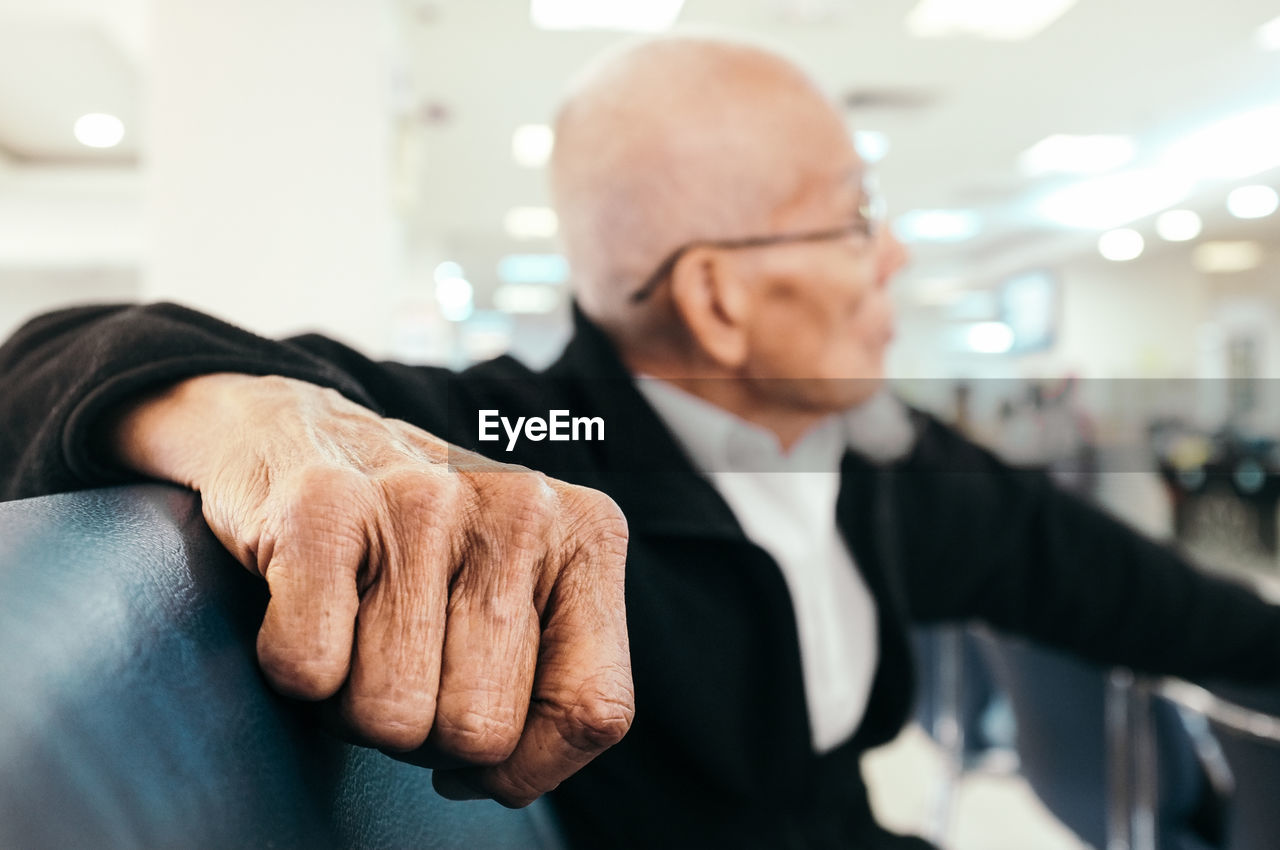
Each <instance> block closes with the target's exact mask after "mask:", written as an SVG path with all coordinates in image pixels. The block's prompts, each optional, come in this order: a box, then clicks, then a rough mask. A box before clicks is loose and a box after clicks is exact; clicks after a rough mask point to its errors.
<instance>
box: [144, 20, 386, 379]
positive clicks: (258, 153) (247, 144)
mask: <svg viewBox="0 0 1280 850" xmlns="http://www.w3.org/2000/svg"><path fill="white" fill-rule="evenodd" d="M391 20H392V13H391V10H390V7H389V5H388V4H387V2H386V0H325V2H314V0H270V2H265V3H264V2H261V0H219V2H216V3H211V2H206V0H151V2H150V17H149V24H150V28H149V29H150V31H149V38H148V41H149V43H150V61H149V63H148V65H149V73H148V78H149V85H150V90H149V100H148V104H147V112H146V114H147V127H146V129H145V132H146V140H147V145H146V149H145V155H144V156H145V160H144V164H145V168H146V200H147V214H148V222H149V231H150V234H151V238H152V249H151V254H150V257H149V259H148V262H147V265H146V268H145V273H144V283H143V292H144V297H145V298H147V299H149V300H156V299H166V300H174V301H178V302H180V303H184V304H188V305H190V306H193V307H196V308H198V309H201V310H204V311H207V312H211V313H213V314H215V315H218V316H221V317H224V318H226V319H228V320H230V321H233V322H235V323H237V324H240V325H242V326H244V327H247V328H249V329H251V330H254V331H256V332H259V333H263V334H267V335H273V336H274V335H279V334H283V333H288V332H293V331H298V330H305V329H315V330H320V331H323V332H325V333H328V334H330V335H334V336H337V337H339V338H341V339H343V340H344V341H346V342H349V343H351V344H353V345H356V346H357V347H360V348H361V349H363V350H365V351H366V352H368V353H371V354H375V355H377V354H384V353H386V351H387V350H388V349H389V348H390V346H391V337H392V315H391V314H392V312H393V306H392V305H393V299H394V293H395V291H396V287H397V286H398V285H399V274H400V259H399V254H400V250H399V235H400V231H399V221H398V216H397V214H396V211H395V205H394V200H393V197H392V185H393V174H392V169H393V144H392V132H393V125H394V120H393V114H392V108H393V104H392V71H393V63H394V61H395V52H394V50H393V46H394V39H393V33H392V26H391Z"/></svg>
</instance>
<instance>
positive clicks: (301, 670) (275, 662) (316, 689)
mask: <svg viewBox="0 0 1280 850" xmlns="http://www.w3.org/2000/svg"><path fill="white" fill-rule="evenodd" d="M258 663H259V664H260V665H261V666H262V671H263V673H265V674H266V676H267V679H268V680H269V681H270V682H271V683H272V685H274V686H275V688H276V689H277V690H279V691H280V692H281V693H284V694H285V695H287V696H291V697H296V698H298V699H305V700H319V699H324V698H326V697H329V696H332V695H333V694H334V693H336V692H337V690H338V688H340V687H341V686H342V683H343V681H344V680H345V679H346V674H347V670H346V665H345V664H339V663H336V662H334V661H332V660H330V659H327V658H323V657H321V656H320V655H318V654H315V653H308V652H305V651H302V650H300V649H299V648H297V647H278V646H277V645H276V644H274V643H271V642H269V641H264V640H259V641H258Z"/></svg>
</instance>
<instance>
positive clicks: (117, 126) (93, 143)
mask: <svg viewBox="0 0 1280 850" xmlns="http://www.w3.org/2000/svg"><path fill="white" fill-rule="evenodd" d="M75 134H76V141H78V142H79V143H80V144H82V145H84V146H86V147H90V148H114V147H115V146H116V145H118V144H120V140H121V139H123V138H124V122H123V121H121V120H120V119H119V118H117V117H115V116H114V115H107V114H106V113H103V112H90V113H89V114H88V115H81V116H80V117H79V118H77V119H76V126H75Z"/></svg>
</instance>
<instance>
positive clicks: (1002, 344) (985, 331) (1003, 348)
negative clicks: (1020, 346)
mask: <svg viewBox="0 0 1280 850" xmlns="http://www.w3.org/2000/svg"><path fill="white" fill-rule="evenodd" d="M964 338H965V343H966V344H967V345H968V346H969V348H971V349H973V350H974V351H977V352H979V353H981V354H1004V353H1005V352H1007V351H1008V350H1009V349H1011V348H1013V328H1011V327H1009V326H1008V325H1006V324H1005V323H1004V322H978V323H977V324H976V325H972V326H970V328H969V329H968V330H967V331H966V332H965V335H964Z"/></svg>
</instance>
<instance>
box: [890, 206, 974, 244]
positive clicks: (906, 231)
mask: <svg viewBox="0 0 1280 850" xmlns="http://www.w3.org/2000/svg"><path fill="white" fill-rule="evenodd" d="M893 229H894V230H895V231H896V232H897V234H898V238H899V239H901V240H902V241H903V242H963V241H965V240H966V239H972V238H973V237H974V236H977V235H978V231H979V230H981V229H982V221H981V219H979V218H978V214H977V213H975V212H972V211H970V210H912V211H911V212H908V213H904V214H902V215H900V216H898V217H897V218H896V219H895V220H894V222H893Z"/></svg>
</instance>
